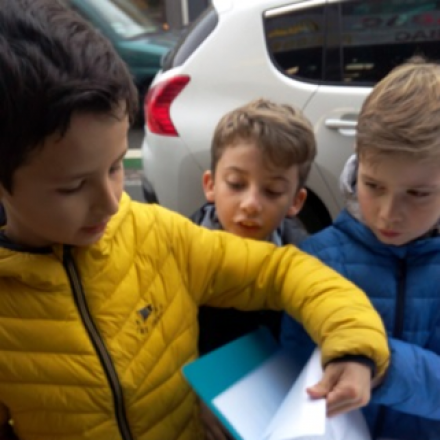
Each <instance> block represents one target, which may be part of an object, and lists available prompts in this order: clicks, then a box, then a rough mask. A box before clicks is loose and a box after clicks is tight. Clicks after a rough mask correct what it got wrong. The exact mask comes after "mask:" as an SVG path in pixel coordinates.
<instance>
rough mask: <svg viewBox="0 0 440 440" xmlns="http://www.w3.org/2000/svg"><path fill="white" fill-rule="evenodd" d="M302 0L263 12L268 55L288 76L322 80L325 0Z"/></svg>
mask: <svg viewBox="0 0 440 440" xmlns="http://www.w3.org/2000/svg"><path fill="white" fill-rule="evenodd" d="M311 3H312V5H310V4H309V5H308V4H307V2H299V3H295V4H293V5H290V6H286V7H281V8H277V9H272V10H268V11H266V12H265V13H264V31H265V36H266V44H267V50H268V53H269V56H270V57H271V59H272V62H273V64H274V66H275V67H277V68H278V69H279V70H280V71H281V72H282V73H283V74H285V75H287V76H289V77H298V78H301V79H303V80H310V81H314V82H315V81H316V82H320V81H321V80H322V75H323V48H324V38H325V20H324V13H325V8H324V5H325V0H323V1H322V2H321V3H320V2H316V1H314V2H311Z"/></svg>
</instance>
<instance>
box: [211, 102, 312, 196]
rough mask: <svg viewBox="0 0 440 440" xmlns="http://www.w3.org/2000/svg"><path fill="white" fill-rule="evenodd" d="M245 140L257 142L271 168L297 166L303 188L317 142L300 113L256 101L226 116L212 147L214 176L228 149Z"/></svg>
mask: <svg viewBox="0 0 440 440" xmlns="http://www.w3.org/2000/svg"><path fill="white" fill-rule="evenodd" d="M243 141H244V142H249V141H250V142H254V143H255V145H256V146H257V147H258V148H259V149H260V150H261V151H262V153H263V157H265V159H267V162H268V164H269V165H272V166H276V167H282V168H286V169H287V168H290V167H291V166H293V165H298V174H299V185H298V189H299V188H301V187H303V185H304V184H305V181H306V180H307V177H308V174H309V171H310V167H311V165H312V162H313V160H314V158H315V156H316V140H315V136H314V133H313V128H312V125H311V124H310V122H309V120H308V119H307V118H306V117H305V116H304V114H303V113H302V112H301V110H299V109H295V108H293V107H291V106H289V105H286V104H276V103H274V102H272V101H269V100H267V99H257V100H255V101H251V102H250V103H248V104H246V105H244V106H242V107H239V108H236V109H235V110H232V111H231V112H229V113H227V114H226V115H225V116H223V118H222V119H221V120H220V122H219V123H218V125H217V127H216V129H215V132H214V137H213V140H212V144H211V170H212V173H213V174H214V173H215V170H216V167H217V163H218V161H219V160H220V158H221V156H222V154H223V152H224V151H225V149H227V148H233V147H234V145H236V144H237V143H239V142H243Z"/></svg>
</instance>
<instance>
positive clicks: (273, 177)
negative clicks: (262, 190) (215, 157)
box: [225, 165, 290, 183]
mask: <svg viewBox="0 0 440 440" xmlns="http://www.w3.org/2000/svg"><path fill="white" fill-rule="evenodd" d="M225 170H226V171H235V172H237V173H240V174H248V173H247V171H245V170H242V169H241V168H238V167H237V166H235V165H231V166H229V167H226V168H225ZM268 177H269V179H270V180H281V181H283V182H286V183H290V182H289V179H286V178H285V177H284V176H280V175H270V176H268Z"/></svg>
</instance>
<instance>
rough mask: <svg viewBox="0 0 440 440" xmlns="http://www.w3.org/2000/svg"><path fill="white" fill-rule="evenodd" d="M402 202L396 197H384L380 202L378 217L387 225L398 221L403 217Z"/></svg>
mask: <svg viewBox="0 0 440 440" xmlns="http://www.w3.org/2000/svg"><path fill="white" fill-rule="evenodd" d="M402 210H403V207H402V203H401V202H400V201H399V200H398V198H397V197H385V198H383V199H382V201H381V204H380V218H381V220H382V221H383V222H384V223H385V224H387V225H393V224H396V223H399V222H400V221H401V220H402V218H403V211H402Z"/></svg>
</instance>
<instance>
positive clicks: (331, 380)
mask: <svg viewBox="0 0 440 440" xmlns="http://www.w3.org/2000/svg"><path fill="white" fill-rule="evenodd" d="M339 376H340V372H339V371H338V370H337V369H334V368H330V367H327V368H326V369H325V370H324V375H323V376H322V379H321V380H320V381H319V382H318V383H317V384H316V385H314V386H313V387H310V388H307V393H308V394H309V396H310V397H312V398H313V399H321V398H323V397H327V395H328V393H329V392H330V391H331V390H332V389H333V388H334V387H335V385H336V384H337V382H338V380H339Z"/></svg>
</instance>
